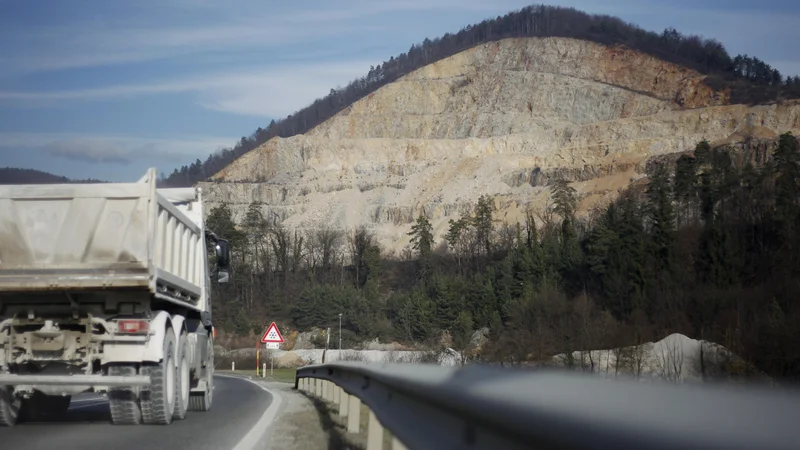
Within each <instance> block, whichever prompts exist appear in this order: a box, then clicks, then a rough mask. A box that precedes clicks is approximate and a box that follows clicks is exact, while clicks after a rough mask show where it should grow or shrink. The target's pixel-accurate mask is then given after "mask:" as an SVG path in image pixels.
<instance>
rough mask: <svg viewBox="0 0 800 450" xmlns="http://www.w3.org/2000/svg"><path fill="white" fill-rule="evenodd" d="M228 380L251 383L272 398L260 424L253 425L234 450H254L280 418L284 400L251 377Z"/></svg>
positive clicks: (259, 421)
mask: <svg viewBox="0 0 800 450" xmlns="http://www.w3.org/2000/svg"><path fill="white" fill-rule="evenodd" d="M217 376H221V377H225V376H226V375H217ZM228 378H239V379H242V380H246V381H249V382H251V383H253V384H255V385H256V386H258V387H260V388H261V389H263V390H265V391H266V392H267V393H268V394H269V395H271V396H272V403H271V404H270V405H269V407H268V408H267V409H266V410H265V411H264V414H262V415H261V418H260V419H258V422H256V424H255V425H253V428H251V429H250V431H248V432H247V434H246V435H244V436H243V437H242V439H241V440H239V443H238V444H236V447H234V448H233V450H252V449H253V448H255V447H256V446H257V445H258V444H259V441H260V440H261V436H263V435H264V434H265V433H266V432H267V428H269V426H270V425H272V422H273V421H274V420H275V418H276V417H277V416H278V410H279V409H280V407H281V403H282V402H283V399H282V398H281V396H280V395H279V394H278V393H277V392H274V391H271V390H269V389H268V388H267V387H266V386H263V385H261V384H258V383H256V382H255V381H253V380H252V379H251V378H250V377H247V378H244V377H230V376H228Z"/></svg>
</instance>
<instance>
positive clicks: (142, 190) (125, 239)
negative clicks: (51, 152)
mask: <svg viewBox="0 0 800 450" xmlns="http://www.w3.org/2000/svg"><path fill="white" fill-rule="evenodd" d="M169 191H172V192H170V194H169V195H168V196H169V197H172V198H173V200H175V201H176V202H183V203H184V204H188V208H189V209H191V208H193V207H194V208H195V209H199V208H200V207H201V205H202V204H201V203H200V201H199V198H186V197H187V190H186V189H181V190H169ZM188 193H189V194H190V195H189V196H194V197H196V196H198V195H199V193H195V192H194V190H188ZM192 194H194V195H192ZM175 197H178V198H177V200H176V199H175ZM181 197H183V198H181ZM185 208H186V207H184V208H183V209H184V210H186V209H185ZM197 213H198V211H196V210H195V211H191V213H190V215H191V216H193V217H194V218H195V220H192V219H190V218H189V217H188V216H187V214H184V212H182V211H181V210H180V209H179V208H178V207H176V206H175V205H174V204H173V203H172V202H171V201H169V200H167V198H166V197H165V196H164V195H162V194H160V193H159V192H158V191H157V190H156V171H155V169H150V170H149V171H148V172H147V174H146V175H145V176H144V177H143V178H142V179H141V180H139V182H137V183H113V184H57V185H52V184H51V185H12V186H0V294H2V293H3V292H6V293H9V292H30V291H39V292H42V291H96V290H104V289H141V290H149V292H150V293H151V294H153V295H154V296H156V297H158V298H161V299H164V300H168V301H172V302H177V303H181V304H183V305H186V306H188V307H190V308H192V309H196V310H200V311H203V310H205V308H206V303H207V302H206V300H205V295H206V293H205V292H204V289H203V286H205V283H204V278H205V277H207V269H206V245H205V231H204V230H203V225H202V211H199V215H198V214H197ZM198 216H199V217H200V219H199V220H198V219H197V218H196V217H198Z"/></svg>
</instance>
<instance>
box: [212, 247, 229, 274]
mask: <svg viewBox="0 0 800 450" xmlns="http://www.w3.org/2000/svg"><path fill="white" fill-rule="evenodd" d="M215 249H216V253H217V267H219V268H220V271H222V269H227V268H228V266H229V264H230V262H231V255H230V251H229V250H228V241H225V240H223V239H220V240H218V241H217V245H216V247H215Z"/></svg>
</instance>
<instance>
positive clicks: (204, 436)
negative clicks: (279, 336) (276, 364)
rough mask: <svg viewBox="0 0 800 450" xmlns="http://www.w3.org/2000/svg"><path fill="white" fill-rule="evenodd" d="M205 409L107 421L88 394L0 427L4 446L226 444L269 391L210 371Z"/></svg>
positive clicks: (222, 447)
mask: <svg viewBox="0 0 800 450" xmlns="http://www.w3.org/2000/svg"><path fill="white" fill-rule="evenodd" d="M214 384H215V387H214V403H213V405H212V407H211V411H208V412H192V411H190V412H189V413H188V414H187V416H186V419H184V420H179V421H174V422H172V424H171V425H167V426H163V425H131V426H123V425H116V426H115V425H111V424H110V423H109V420H110V413H109V410H108V401H107V400H105V399H103V398H101V397H98V396H97V395H94V394H85V395H80V396H76V397H73V399H72V403H71V404H70V409H69V411H68V413H67V415H66V416H65V417H63V418H61V419H60V420H58V421H53V422H28V423H20V424H18V425H17V426H15V427H12V428H0V449H2V450H5V449H8V450H11V449H14V450H17V449H19V450H34V449H36V450H38V449H42V450H45V449H46V450H54V449H57V450H72V449H75V450H89V449H103V450H160V449H169V450H181V449H186V450H205V449H208V450H228V449H232V448H234V447H235V446H236V445H237V443H239V441H240V439H241V438H242V437H243V436H244V435H245V434H247V433H248V432H249V431H250V430H251V429H252V428H253V426H254V425H255V424H256V422H258V420H259V419H260V418H261V416H262V415H263V414H264V411H265V410H266V409H267V407H269V405H270V404H271V402H272V397H271V396H270V395H269V393H267V392H266V391H264V390H263V389H261V388H260V387H259V386H256V385H255V384H253V383H251V382H249V381H247V380H243V379H237V378H230V377H219V376H218V377H215V379H214Z"/></svg>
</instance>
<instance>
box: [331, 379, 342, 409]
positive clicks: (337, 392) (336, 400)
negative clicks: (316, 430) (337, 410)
mask: <svg viewBox="0 0 800 450" xmlns="http://www.w3.org/2000/svg"><path fill="white" fill-rule="evenodd" d="M341 392H342V388H340V387H339V386H337V385H335V384H334V385H333V403H336V405H337V406H338V405H340V404H341V403H340V402H339V398H340V397H341V395H342V394H341Z"/></svg>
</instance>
